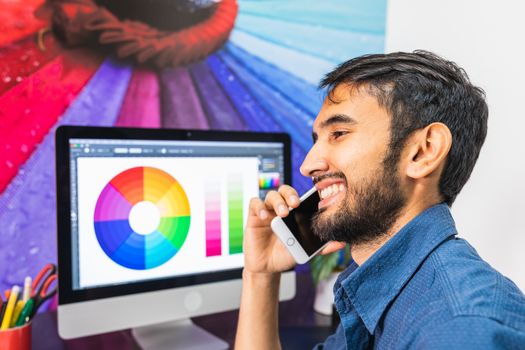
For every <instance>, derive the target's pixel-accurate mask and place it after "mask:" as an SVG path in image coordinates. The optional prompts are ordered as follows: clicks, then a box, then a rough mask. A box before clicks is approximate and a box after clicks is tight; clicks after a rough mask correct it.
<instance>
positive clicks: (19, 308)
mask: <svg viewBox="0 0 525 350" xmlns="http://www.w3.org/2000/svg"><path fill="white" fill-rule="evenodd" d="M24 304H25V303H24V301H23V300H18V302H17V303H16V306H15V309H14V310H13V317H11V324H10V325H9V327H14V326H15V325H16V321H18V317H20V314H21V313H22V309H23V308H24Z"/></svg>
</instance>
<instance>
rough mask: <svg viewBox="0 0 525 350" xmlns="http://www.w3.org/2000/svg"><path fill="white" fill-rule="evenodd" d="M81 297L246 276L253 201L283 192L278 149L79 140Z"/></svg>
mask: <svg viewBox="0 0 525 350" xmlns="http://www.w3.org/2000/svg"><path fill="white" fill-rule="evenodd" d="M69 147H70V174H71V232H72V245H73V247H72V252H73V254H72V263H73V266H72V267H73V269H72V280H73V289H77V290H78V289H85V288H96V287H101V286H109V285H117V284H123V283H128V282H137V281H145V280H152V279H159V278H167V277H174V276H183V275H189V274H199V273H209V272H213V271H219V270H221V271H222V270H228V269H236V268H240V267H242V265H243V256H242V237H243V229H244V226H245V224H246V217H247V211H248V205H249V200H250V198H252V197H257V196H259V197H261V198H263V197H264V196H265V195H266V193H267V192H268V191H270V190H272V189H276V188H277V187H279V186H280V185H281V184H282V181H283V176H284V159H283V157H284V155H283V152H284V150H283V145H282V144H281V143H273V142H271V143H270V142H264V143H263V142H260V143H256V142H217V141H147V140H144V141H141V140H133V141H129V140H94V139H72V140H70V144H69Z"/></svg>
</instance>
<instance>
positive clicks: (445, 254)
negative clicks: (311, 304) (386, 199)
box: [316, 204, 525, 350]
mask: <svg viewBox="0 0 525 350" xmlns="http://www.w3.org/2000/svg"><path fill="white" fill-rule="evenodd" d="M495 234H496V233H495ZM334 293H335V301H336V308H337V311H338V312H339V315H340V317H341V324H340V325H339V327H338V329H337V331H336V333H335V334H334V335H332V336H330V337H329V338H327V339H326V341H325V343H324V344H320V345H318V346H317V347H316V349H447V350H448V349H458V350H459V349H461V350H467V349H476V350H480V349H525V296H524V295H523V293H522V292H521V291H520V290H519V288H518V287H517V286H516V285H515V284H514V283H513V282H512V281H510V280H509V279H507V278H506V277H504V276H503V275H501V274H500V273H498V272H497V271H496V270H494V269H493V268H492V267H491V266H490V265H489V264H487V263H486V262H484V261H483V260H482V259H481V258H480V257H479V256H478V254H477V253H476V251H475V250H474V248H472V247H471V246H470V245H469V244H468V243H467V242H466V241H465V240H463V239H460V238H457V237H456V228H455V224H454V220H453V219H452V216H451V214H450V211H449V208H448V206H447V205H445V204H439V205H436V206H433V207H431V208H429V209H427V210H426V211H424V212H423V213H421V214H420V215H419V216H417V217H416V218H414V219H413V220H412V221H411V222H409V223H408V224H407V225H406V226H405V227H403V228H402V229H401V230H400V231H399V232H398V233H397V234H396V235H394V236H393V237H392V238H391V239H390V240H389V241H388V242H387V243H386V244H385V245H384V246H382V247H381V248H380V249H379V250H378V251H377V252H376V253H375V254H374V255H372V256H371V257H370V258H369V259H368V260H367V261H366V262H365V263H364V264H363V265H361V266H359V267H358V266H357V265H356V264H352V265H351V266H349V267H348V268H347V269H346V270H345V271H344V272H343V273H342V274H341V275H340V276H339V279H338V280H337V282H336V284H335V286H334Z"/></svg>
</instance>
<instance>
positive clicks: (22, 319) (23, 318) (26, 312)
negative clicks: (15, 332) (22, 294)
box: [16, 298, 35, 327]
mask: <svg viewBox="0 0 525 350" xmlns="http://www.w3.org/2000/svg"><path fill="white" fill-rule="evenodd" d="M34 302H35V300H34V299H33V298H29V300H28V301H27V303H25V305H24V308H23V309H22V312H21V313H20V316H18V320H17V321H16V326H17V327H18V326H22V325H23V324H24V323H26V322H27V321H29V317H30V315H31V313H32V312H33V303H34Z"/></svg>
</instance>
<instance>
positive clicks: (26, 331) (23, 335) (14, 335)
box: [0, 322, 31, 350]
mask: <svg viewBox="0 0 525 350" xmlns="http://www.w3.org/2000/svg"><path fill="white" fill-rule="evenodd" d="M0 349H2V350H31V322H29V323H26V324H25V325H23V326H19V327H14V328H8V329H2V330H0Z"/></svg>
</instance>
